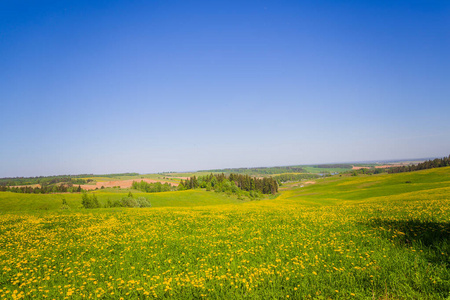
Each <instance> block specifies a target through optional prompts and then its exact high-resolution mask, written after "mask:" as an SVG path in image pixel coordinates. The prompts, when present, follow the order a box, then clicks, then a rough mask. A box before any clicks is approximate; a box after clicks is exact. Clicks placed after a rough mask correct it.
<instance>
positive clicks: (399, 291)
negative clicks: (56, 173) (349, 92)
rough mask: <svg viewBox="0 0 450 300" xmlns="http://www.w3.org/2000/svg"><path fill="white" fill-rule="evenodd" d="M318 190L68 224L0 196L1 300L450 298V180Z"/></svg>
mask: <svg viewBox="0 0 450 300" xmlns="http://www.w3.org/2000/svg"><path fill="white" fill-rule="evenodd" d="M314 182H316V183H315V184H310V185H306V186H304V187H299V186H296V187H295V186H294V185H295V184H289V185H287V186H288V187H290V189H288V190H285V191H283V192H282V193H281V194H280V195H279V196H278V197H277V198H275V199H271V200H263V201H252V202H245V203H244V202H240V201H238V200H235V199H234V198H228V197H227V196H225V195H221V194H217V193H214V192H205V191H201V190H194V191H192V190H190V191H184V192H168V193H157V194H151V195H150V194H146V196H149V197H150V196H151V197H152V198H150V199H151V202H152V204H154V207H152V208H146V209H137V208H135V209H124V208H116V209H94V210H86V209H72V210H70V211H63V210H59V209H58V207H59V203H60V198H61V195H22V194H20V195H17V194H12V193H1V194H0V211H1V214H0V258H1V260H0V282H1V283H2V284H1V285H0V297H2V298H9V299H12V298H30V299H31V298H33V299H44V298H50V299H53V298H55V299H60V298H64V297H68V298H83V297H86V298H92V299H94V298H95V299H97V298H105V299H118V298H120V297H123V298H124V299H129V298H146V297H150V298H156V297H157V298H170V299H199V298H206V299H211V298H212V299H236V298H239V299H241V298H242V299H247V298H249V299H281V298H293V299H447V298H448V297H449V296H450V222H449V220H450V200H449V199H450V167H447V168H439V169H431V170H425V171H418V172H413V173H400V174H389V175H387V174H384V175H372V176H356V177H353V176H348V177H346V176H342V177H339V176H335V177H329V178H321V179H315V180H314ZM123 194H124V193H114V192H106V191H102V192H98V196H99V199H100V201H101V202H104V201H107V199H108V198H110V199H112V198H113V197H121V196H123ZM139 195H142V194H139ZM65 196H66V198H67V202H68V203H69V206H73V207H74V208H75V207H77V203H78V204H79V203H80V200H79V199H78V198H77V197H79V198H81V197H80V195H76V194H70V195H65ZM224 204H225V205H224ZM42 205H48V209H49V210H48V211H44V210H42V209H39V208H40V207H42ZM188 206H191V207H188ZM26 208H27V209H26ZM30 208H33V209H35V210H30ZM18 210H23V211H18Z"/></svg>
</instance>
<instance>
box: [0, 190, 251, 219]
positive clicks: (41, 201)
mask: <svg viewBox="0 0 450 300" xmlns="http://www.w3.org/2000/svg"><path fill="white" fill-rule="evenodd" d="M108 190H110V191H108ZM130 191H131V192H132V193H133V194H135V195H136V196H139V197H145V198H147V199H149V201H150V203H151V204H152V207H191V206H208V205H222V204H235V203H242V201H239V200H237V199H236V198H235V197H232V196H227V195H225V194H222V193H215V192H206V191H204V190H187V191H176V192H163V193H143V192H140V191H136V190H132V189H126V190H122V189H120V190H119V189H117V190H114V189H105V191H103V190H97V191H94V192H89V193H88V194H93V193H94V194H96V195H97V198H98V200H99V202H100V204H101V205H105V204H106V202H107V201H108V200H111V201H114V200H119V199H121V198H122V197H126V196H127V195H128V192H130ZM63 198H65V199H66V201H67V204H68V205H69V207H70V208H72V209H82V205H81V194H80V193H64V194H20V193H12V192H0V213H4V212H8V211H11V212H12V211H34V210H38V211H45V210H58V209H59V208H60V207H61V204H62V199H63Z"/></svg>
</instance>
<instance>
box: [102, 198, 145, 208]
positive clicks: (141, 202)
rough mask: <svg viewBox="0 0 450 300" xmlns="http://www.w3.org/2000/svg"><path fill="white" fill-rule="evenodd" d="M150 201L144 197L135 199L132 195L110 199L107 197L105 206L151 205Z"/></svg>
mask: <svg viewBox="0 0 450 300" xmlns="http://www.w3.org/2000/svg"><path fill="white" fill-rule="evenodd" d="M151 206H152V205H151V203H150V201H148V199H147V198H144V197H138V198H136V199H134V198H132V197H123V198H122V199H120V200H114V201H111V200H109V199H108V202H107V203H106V205H105V207H151Z"/></svg>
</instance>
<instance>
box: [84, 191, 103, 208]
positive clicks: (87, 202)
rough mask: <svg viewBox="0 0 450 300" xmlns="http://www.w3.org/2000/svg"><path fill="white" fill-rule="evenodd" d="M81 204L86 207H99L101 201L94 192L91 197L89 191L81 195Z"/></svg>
mask: <svg viewBox="0 0 450 300" xmlns="http://www.w3.org/2000/svg"><path fill="white" fill-rule="evenodd" d="M81 204H82V205H83V207H84V208H99V207H100V203H99V202H98V199H97V196H96V195H95V194H92V197H89V196H88V194H87V193H83V195H82V196H81Z"/></svg>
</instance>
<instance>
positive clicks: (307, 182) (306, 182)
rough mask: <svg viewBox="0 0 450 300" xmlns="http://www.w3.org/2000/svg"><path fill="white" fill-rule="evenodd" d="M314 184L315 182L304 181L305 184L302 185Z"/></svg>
mask: <svg viewBox="0 0 450 300" xmlns="http://www.w3.org/2000/svg"><path fill="white" fill-rule="evenodd" d="M315 183H316V182H315V181H305V182H303V184H315Z"/></svg>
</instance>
